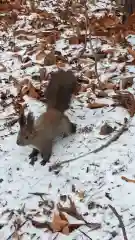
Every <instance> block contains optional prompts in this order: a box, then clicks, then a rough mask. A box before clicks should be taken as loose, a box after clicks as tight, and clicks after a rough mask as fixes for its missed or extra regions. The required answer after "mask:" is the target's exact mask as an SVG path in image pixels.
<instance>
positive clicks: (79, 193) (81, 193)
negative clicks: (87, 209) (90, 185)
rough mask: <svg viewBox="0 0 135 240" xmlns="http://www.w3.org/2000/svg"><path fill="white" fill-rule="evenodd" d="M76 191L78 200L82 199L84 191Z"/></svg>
mask: <svg viewBox="0 0 135 240" xmlns="http://www.w3.org/2000/svg"><path fill="white" fill-rule="evenodd" d="M77 193H78V196H79V198H80V200H83V199H84V197H85V191H78V192H77Z"/></svg>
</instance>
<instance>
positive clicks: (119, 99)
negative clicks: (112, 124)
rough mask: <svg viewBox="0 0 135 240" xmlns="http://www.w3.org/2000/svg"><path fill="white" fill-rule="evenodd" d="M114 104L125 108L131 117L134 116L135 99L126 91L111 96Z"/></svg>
mask: <svg viewBox="0 0 135 240" xmlns="http://www.w3.org/2000/svg"><path fill="white" fill-rule="evenodd" d="M112 98H113V100H114V101H115V103H117V104H119V105H122V106H123V107H124V108H126V109H127V110H128V112H129V114H130V116H131V117H133V116H134V114H135V98H134V95H133V94H132V93H130V92H128V91H116V95H113V96H112Z"/></svg>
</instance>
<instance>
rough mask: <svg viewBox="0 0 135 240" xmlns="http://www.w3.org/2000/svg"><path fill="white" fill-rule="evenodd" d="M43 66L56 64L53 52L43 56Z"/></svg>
mask: <svg viewBox="0 0 135 240" xmlns="http://www.w3.org/2000/svg"><path fill="white" fill-rule="evenodd" d="M44 64H45V65H46V66H50V65H54V64H56V56H55V54H54V52H50V53H48V54H47V55H46V56H45V59H44Z"/></svg>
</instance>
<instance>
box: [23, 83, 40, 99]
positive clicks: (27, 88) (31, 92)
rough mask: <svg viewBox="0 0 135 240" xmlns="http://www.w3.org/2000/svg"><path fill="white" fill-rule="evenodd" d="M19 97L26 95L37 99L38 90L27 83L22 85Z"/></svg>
mask: <svg viewBox="0 0 135 240" xmlns="http://www.w3.org/2000/svg"><path fill="white" fill-rule="evenodd" d="M21 95H22V96H24V95H28V96H29V97H32V98H36V99H39V98H40V95H39V92H38V90H37V89H36V88H35V87H34V86H33V84H32V83H31V82H30V81H29V82H28V84H27V85H24V86H23V87H22V89H21Z"/></svg>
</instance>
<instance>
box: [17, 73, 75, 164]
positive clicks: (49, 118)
mask: <svg viewBox="0 0 135 240" xmlns="http://www.w3.org/2000/svg"><path fill="white" fill-rule="evenodd" d="M75 89H76V77H75V76H74V74H73V73H72V71H67V72H66V71H64V70H59V71H58V72H55V73H52V74H51V78H50V82H49V84H48V86H47V88H46V91H45V96H46V102H47V111H46V112H45V113H43V114H41V115H40V116H39V117H38V119H37V120H35V119H34V116H33V113H32V112H29V113H28V115H27V117H26V116H25V115H24V113H21V114H20V117H19V125H20V129H19V132H18V136H17V141H16V143H17V145H19V146H27V145H33V146H34V148H33V150H32V152H31V154H30V155H29V158H30V159H31V161H30V164H32V165H34V163H35V161H37V155H38V153H39V152H40V153H41V155H42V157H43V160H42V161H41V165H45V164H46V163H47V162H49V159H50V157H51V154H52V146H53V140H54V139H55V138H56V137H57V136H61V135H63V137H67V136H68V135H70V134H74V133H76V128H77V125H76V124H75V123H72V122H70V120H69V118H68V117H67V116H66V115H65V114H64V112H65V111H66V110H67V109H68V108H69V106H70V101H71V97H72V94H73V93H74V91H75Z"/></svg>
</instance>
